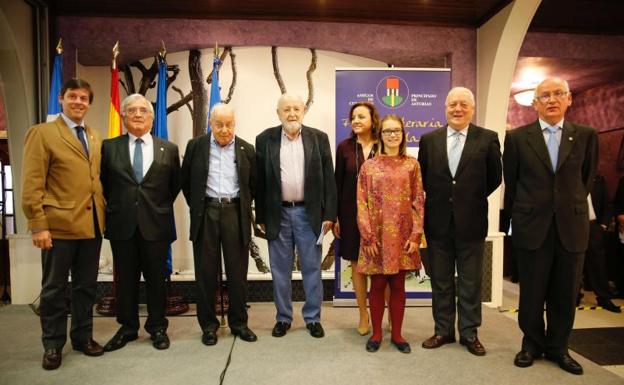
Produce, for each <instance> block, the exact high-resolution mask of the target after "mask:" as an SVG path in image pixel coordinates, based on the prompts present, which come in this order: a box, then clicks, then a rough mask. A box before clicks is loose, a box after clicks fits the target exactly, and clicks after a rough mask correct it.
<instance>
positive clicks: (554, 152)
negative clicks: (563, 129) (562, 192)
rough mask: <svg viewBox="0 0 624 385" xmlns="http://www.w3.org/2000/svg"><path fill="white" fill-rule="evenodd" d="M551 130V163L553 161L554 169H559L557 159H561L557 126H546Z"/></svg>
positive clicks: (549, 152) (549, 145) (548, 145)
mask: <svg viewBox="0 0 624 385" xmlns="http://www.w3.org/2000/svg"><path fill="white" fill-rule="evenodd" d="M546 129H547V130H548V132H549V136H548V143H547V144H546V147H548V155H550V163H552V168H553V171H556V170H557V159H559V142H557V130H558V129H559V128H558V127H557V126H551V127H547V128H546Z"/></svg>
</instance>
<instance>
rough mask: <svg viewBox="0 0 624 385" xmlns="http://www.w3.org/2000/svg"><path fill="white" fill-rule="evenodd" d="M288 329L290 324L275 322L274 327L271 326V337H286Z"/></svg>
mask: <svg viewBox="0 0 624 385" xmlns="http://www.w3.org/2000/svg"><path fill="white" fill-rule="evenodd" d="M288 329H290V324H289V323H288V322H281V321H277V322H276V323H275V326H273V331H272V332H271V335H272V336H273V337H283V336H285V335H286V332H287V331H288Z"/></svg>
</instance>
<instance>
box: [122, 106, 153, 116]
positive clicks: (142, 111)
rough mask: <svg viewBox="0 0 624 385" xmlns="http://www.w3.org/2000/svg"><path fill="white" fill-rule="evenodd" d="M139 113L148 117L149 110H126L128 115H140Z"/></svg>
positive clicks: (135, 108)
mask: <svg viewBox="0 0 624 385" xmlns="http://www.w3.org/2000/svg"><path fill="white" fill-rule="evenodd" d="M139 112H140V113H141V115H147V114H148V113H149V110H148V109H147V108H145V107H130V108H127V109H126V114H128V115H138V113H139Z"/></svg>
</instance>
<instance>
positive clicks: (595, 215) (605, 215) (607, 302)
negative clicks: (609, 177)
mask: <svg viewBox="0 0 624 385" xmlns="http://www.w3.org/2000/svg"><path fill="white" fill-rule="evenodd" d="M589 197H590V198H589V199H590V200H589V202H590V203H591V206H589V244H588V245H587V252H586V253H585V263H584V273H585V274H584V277H585V283H584V286H588V287H591V289H592V290H593V291H594V293H595V294H596V302H597V303H598V306H601V307H602V308H604V309H605V310H608V311H610V312H613V313H621V312H622V310H620V307H619V306H617V305H616V304H614V303H613V302H612V301H611V292H610V290H609V273H608V271H607V256H606V254H605V242H606V235H607V234H606V233H607V227H608V226H609V222H611V203H610V202H609V195H608V193H607V186H606V184H605V179H604V177H603V176H602V175H596V177H595V178H594V182H593V186H592V191H591V194H590V196H589ZM586 290H587V287H586ZM582 296H583V294H582V293H580V292H579V295H578V299H577V302H580V300H581V298H582Z"/></svg>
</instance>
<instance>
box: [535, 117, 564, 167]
mask: <svg viewBox="0 0 624 385" xmlns="http://www.w3.org/2000/svg"><path fill="white" fill-rule="evenodd" d="M561 137H562V138H563V135H562V136H561ZM527 141H528V142H529V146H530V147H531V148H532V149H533V151H535V153H536V154H537V157H538V158H539V159H540V160H541V161H542V163H544V166H546V168H547V169H549V170H550V171H552V172H553V173H554V170H553V168H552V163H551V162H550V155H548V149H547V148H546V142H545V141H544V134H543V133H542V128H541V127H540V125H539V121H537V122H535V123H534V124H533V125H532V126H531V127H530V128H529V129H528V130H527ZM559 157H560V158H561V155H559Z"/></svg>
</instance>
